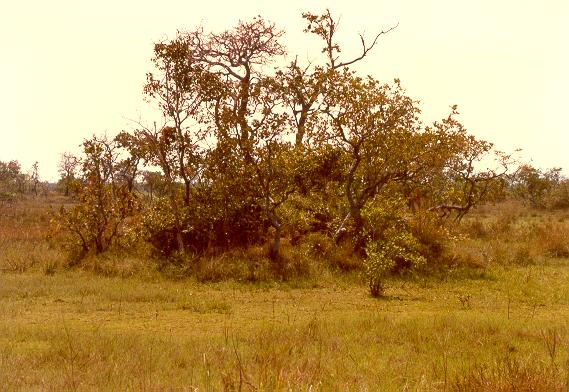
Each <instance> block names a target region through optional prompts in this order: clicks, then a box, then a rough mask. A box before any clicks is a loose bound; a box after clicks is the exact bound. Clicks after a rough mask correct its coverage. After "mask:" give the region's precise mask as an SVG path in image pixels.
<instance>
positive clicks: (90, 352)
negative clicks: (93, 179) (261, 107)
mask: <svg viewBox="0 0 569 392" xmlns="http://www.w3.org/2000/svg"><path fill="white" fill-rule="evenodd" d="M441 278H442V280H441ZM568 279H569V262H567V261H564V262H561V261H559V262H557V263H551V264H549V265H542V266H527V267H515V268H513V267H510V268H508V269H495V270H490V271H486V273H485V274H471V275H469V276H467V275H465V274H464V271H462V270H460V271H459V270H457V271H456V272H455V273H450V274H448V275H445V276H444V277H443V276H441V277H440V278H439V277H436V276H433V277H422V278H417V279H416V280H392V281H390V282H389V283H390V284H389V287H390V289H389V290H388V293H387V294H388V296H387V297H386V298H384V299H382V300H375V299H372V298H370V297H369V296H368V295H367V290H366V287H365V286H363V285H360V284H355V283H353V282H352V283H350V282H342V281H336V282H328V283H326V284H324V285H321V286H320V287H318V288H294V286H291V285H290V284H288V283H287V284H276V283H273V284H260V285H243V284H238V283H230V282H225V283H223V282H222V283H216V284H211V283H210V284H202V283H198V282H196V281H195V280H180V281H171V280H166V279H163V278H161V277H160V276H159V275H155V276H153V277H152V276H147V277H145V278H141V277H131V278H118V277H109V278H106V277H101V276H99V277H97V276H94V275H93V274H91V273H88V272H83V271H80V270H75V271H68V272H61V273H57V274H54V275H52V276H45V275H43V274H42V273H41V272H28V273H17V274H14V273H3V274H1V275H0V282H1V285H0V287H1V288H0V309H1V310H0V336H1V338H0V382H1V383H2V385H4V386H6V388H8V389H9V390H13V389H16V390H17V389H24V390H29V389H32V390H34V389H40V390H62V389H76V390H194V389H195V388H197V389H199V390H238V389H242V390H291V389H292V390H307V389H309V388H312V389H313V390H338V389H340V390H370V391H372V390H421V391H426V390H444V389H448V390H450V388H451V387H452V386H453V385H454V386H456V387H457V388H458V390H469V389H468V388H469V385H470V386H474V385H478V384H480V383H485V384H483V385H498V384H496V383H497V382H498V381H500V382H502V380H503V378H504V377H506V379H507V377H510V378H511V379H512V380H514V381H515V382H517V383H521V382H522V381H523V380H526V379H529V378H531V379H532V380H533V381H531V380H530V381H527V383H530V382H534V381H536V380H537V381H536V382H538V381H539V380H540V379H541V378H543V377H546V376H547V377H550V379H551V380H550V384H544V385H561V386H562V387H563V388H565V387H566V384H565V383H564V380H565V379H566V376H567V365H566V361H567V358H568V355H567V354H568V343H569V341H568V337H569V335H568V332H569V331H568V330H567V321H568V319H569V287H567V285H566V284H565V282H566V281H567V280H568ZM551 331H555V336H556V337H555V338H552V336H553V335H552V332H551ZM553 341H555V342H556V343H555V346H556V348H555V350H554V353H552V347H553V343H552V342H553ZM504 358H510V359H511V360H512V361H514V362H512V363H516V364H518V365H516V366H518V368H515V369H514V370H516V371H515V372H514V371H512V369H510V368H506V367H504V366H506V365H504V363H505V362H503V361H504ZM552 375H553V376H552ZM540 377H541V378H540ZM551 377H553V378H551ZM514 381H512V382H514ZM523 382H524V383H525V382H526V381H523ZM491 383H494V384H491ZM465 385H466V387H465ZM516 385H521V384H516ZM528 385H533V384H528ZM461 388H462V389H461ZM465 388H466V389H465ZM479 390H480V389H479ZM482 390H484V389H482ZM504 390H507V389H504ZM520 390H523V389H520ZM538 390H539V389H538Z"/></svg>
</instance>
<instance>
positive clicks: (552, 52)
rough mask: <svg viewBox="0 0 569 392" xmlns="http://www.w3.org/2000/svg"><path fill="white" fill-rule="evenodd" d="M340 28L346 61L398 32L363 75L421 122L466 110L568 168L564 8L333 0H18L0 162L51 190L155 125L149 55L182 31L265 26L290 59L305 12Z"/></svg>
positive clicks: (500, 2) (4, 49)
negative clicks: (104, 138) (402, 93)
mask: <svg viewBox="0 0 569 392" xmlns="http://www.w3.org/2000/svg"><path fill="white" fill-rule="evenodd" d="M326 8H330V10H331V12H332V13H333V15H336V16H340V17H341V22H340V32H339V35H338V39H339V41H340V43H341V44H342V45H343V48H344V52H345V54H346V56H348V57H349V53H350V52H351V53H355V52H356V51H357V50H359V39H358V36H357V34H358V33H365V34H366V35H368V36H370V37H371V36H372V35H373V33H374V32H377V31H379V30H381V29H386V28H388V27H390V26H392V25H394V24H396V23H399V27H398V28H397V29H396V30H395V31H393V32H391V33H390V34H388V35H386V36H383V37H382V39H381V41H380V42H379V44H378V46H377V47H376V49H375V50H374V51H373V52H372V53H371V54H370V56H369V57H368V58H367V59H366V60H365V61H364V62H362V63H360V65H359V66H358V70H360V71H362V72H363V73H365V74H372V75H373V76H374V77H376V78H378V79H380V80H383V81H391V80H392V79H393V78H395V77H398V78H400V79H401V81H402V83H403V85H404V86H405V87H406V89H407V91H408V92H409V94H410V95H411V96H412V97H413V98H416V99H419V100H421V102H422V106H421V107H422V109H423V114H424V120H425V121H432V120H435V119H439V118H442V117H444V116H446V115H447V114H448V111H449V106H451V105H452V104H458V105H459V111H460V112H461V113H462V115H461V120H462V122H463V123H464V124H465V126H466V127H467V128H468V129H469V131H471V132H472V133H473V134H475V135H477V136H478V137H480V138H483V139H486V140H488V141H492V142H494V143H495V144H496V145H497V146H498V147H499V148H501V149H503V150H513V149H515V148H522V149H523V150H524V152H523V155H524V157H525V159H526V160H528V161H529V160H530V159H531V160H533V164H534V165H535V166H538V167H542V168H548V167H553V166H562V167H564V168H565V173H567V172H568V169H569V153H568V152H567V148H568V147H569V125H568V122H567V121H566V113H567V111H568V109H569V108H568V104H569V99H568V93H569V76H568V71H567V70H569V44H568V39H569V0H541V1H539V2H538V1H535V0H533V1H526V0H469V1H463V0H428V1H427V0H391V1H384V0H375V1H361V0H350V1H344V0H336V1H321V0H316V1H315V0H312V1H299V0H287V1H281V2H272V1H266V0H264V1H261V0H257V1H255V0H242V1H231V2H230V1H203V0H200V1H190V0H186V1H177V0H161V1H159V2H158V1H152V2H150V1H144V0H142V1H141V0H137V1H134V0H98V1H90V0H89V1H87V0H68V1H63V0H49V1H47V0H36V1H30V0H18V1H12V2H7V1H6V2H4V3H3V5H2V11H1V13H0V50H1V54H0V136H1V138H0V160H2V161H6V160H11V159H18V160H19V161H20V162H21V163H22V164H23V166H24V168H25V169H27V168H29V167H30V166H31V165H32V164H33V162H34V161H36V160H37V161H39V165H40V175H42V177H43V178H44V179H50V180H55V179H56V178H57V169H56V166H57V161H58V160H59V156H60V154H61V153H63V152H65V151H71V152H78V151H79V149H78V146H79V144H80V143H81V142H82V141H83V139H84V138H87V137H90V136H91V135H92V134H93V133H97V134H101V133H103V132H107V133H108V134H110V135H114V134H115V133H116V132H117V131H120V130H121V129H132V128H133V125H132V123H131V122H130V121H129V120H128V119H138V118H139V117H142V118H143V119H144V120H146V121H148V122H149V123H151V122H152V121H153V118H151V115H150V114H149V112H148V111H147V109H146V108H145V105H146V104H145V103H144V101H143V95H142V87H143V84H144V81H145V73H146V72H147V71H150V70H151V62H150V59H151V57H152V48H153V43H154V42H156V41H159V40H161V39H165V38H167V37H173V36H174V34H175V32H176V30H177V29H181V30H184V29H192V28H194V27H196V26H198V25H200V24H201V25H203V26H204V28H205V29H206V30H216V31H220V30H222V29H227V28H230V27H232V26H234V25H235V24H236V23H237V22H238V20H239V19H242V20H249V19H250V18H252V17H254V16H256V15H261V16H263V17H265V18H266V19H269V20H272V21H274V22H275V23H276V24H277V26H279V27H280V28H282V29H284V30H286V32H287V34H286V36H285V41H284V42H285V44H286V46H287V49H288V53H289V56H290V57H294V56H295V55H297V54H298V55H299V58H300V59H307V60H310V59H311V58H314V57H315V54H314V51H313V49H314V45H315V44H317V41H316V40H315V39H313V38H311V37H309V36H308V35H304V34H303V33H302V29H303V28H304V22H303V20H302V19H301V17H300V15H301V13H302V12H303V11H311V12H313V13H320V12H321V11H323V10H325V9H326Z"/></svg>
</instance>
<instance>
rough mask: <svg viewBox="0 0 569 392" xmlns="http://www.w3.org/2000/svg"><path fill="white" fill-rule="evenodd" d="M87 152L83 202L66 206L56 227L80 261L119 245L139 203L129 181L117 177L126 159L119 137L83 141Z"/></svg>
mask: <svg viewBox="0 0 569 392" xmlns="http://www.w3.org/2000/svg"><path fill="white" fill-rule="evenodd" d="M83 154H84V157H83V159H81V178H80V182H79V183H80V184H81V185H80V188H79V190H78V193H77V198H78V201H79V203H78V204H77V205H76V206H74V207H71V208H69V209H67V208H65V207H63V206H62V207H61V209H60V211H59V214H58V219H57V222H56V226H55V232H56V233H57V234H59V235H63V236H64V237H66V238H67V240H68V241H67V246H68V250H69V252H70V254H71V256H72V257H74V258H75V259H76V261H78V260H80V259H81V258H83V257H85V256H86V255H87V254H89V253H94V254H99V253H102V252H104V251H105V250H107V249H109V247H111V246H113V245H115V244H116V243H117V241H118V239H119V238H120V237H121V235H122V232H121V229H122V227H123V225H124V222H125V220H126V219H127V218H128V217H129V216H131V215H132V214H133V213H134V211H135V210H136V209H137V204H138V203H137V200H136V197H135V196H134V195H133V193H132V191H131V189H129V186H128V183H127V182H124V181H121V180H120V179H119V177H118V176H117V173H118V172H117V168H118V167H121V166H123V161H121V159H120V155H121V153H120V151H119V146H118V144H117V142H116V141H115V140H109V139H107V138H106V137H96V136H93V137H92V138H91V139H88V140H85V141H84V142H83ZM128 159H129V158H127V160H128Z"/></svg>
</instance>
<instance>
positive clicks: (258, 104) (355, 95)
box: [59, 12, 549, 294]
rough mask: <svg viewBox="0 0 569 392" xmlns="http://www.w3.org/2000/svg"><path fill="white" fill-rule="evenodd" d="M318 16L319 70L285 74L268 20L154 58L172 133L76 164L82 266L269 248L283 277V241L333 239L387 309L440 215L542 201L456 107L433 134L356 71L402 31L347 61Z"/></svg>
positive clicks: (154, 83)
mask: <svg viewBox="0 0 569 392" xmlns="http://www.w3.org/2000/svg"><path fill="white" fill-rule="evenodd" d="M303 17H304V19H305V20H306V23H307V27H306V29H305V32H306V33H308V34H311V35H315V36H316V38H317V39H320V40H321V42H322V44H323V45H322V53H321V54H315V56H314V61H313V62H312V63H308V64H301V63H300V62H299V61H298V60H295V61H293V62H291V63H288V64H286V65H284V66H283V65H281V64H282V62H283V55H284V54H285V48H284V46H283V45H282V44H281V39H282V34H283V32H282V31H281V30H279V29H277V28H276V27H275V25H274V24H272V23H269V22H267V21H265V20H263V19H262V18H255V19H253V20H252V21H249V22H240V23H239V24H238V25H237V26H236V27H234V28H232V29H229V30H226V31H223V32H220V33H216V32H211V33H207V32H205V31H204V30H203V29H202V28H198V29H195V30H191V31H188V32H184V33H179V34H178V35H177V36H176V37H175V38H173V39H171V40H167V41H164V42H159V43H157V44H156V45H155V48H154V57H153V61H154V65H155V69H154V70H153V71H152V72H150V73H148V74H147V82H146V85H145V87H144V92H145V94H146V95H147V97H148V98H149V99H150V100H151V101H152V102H154V103H155V104H156V105H157V106H158V107H159V108H160V110H161V112H162V118H160V119H159V120H157V121H154V122H153V123H152V125H151V126H149V125H145V123H143V122H141V123H140V124H138V126H137V127H136V129H134V130H132V131H123V132H121V133H120V134H119V135H118V136H117V137H116V138H115V139H113V140H106V139H101V138H96V137H94V138H92V139H90V140H87V141H85V143H84V154H83V156H82V157H73V156H70V155H64V156H63V157H62V161H61V167H60V169H61V175H62V180H61V184H62V187H63V189H64V190H65V193H66V194H74V195H75V197H76V199H77V201H78V203H79V204H78V206H77V207H75V208H73V209H67V210H65V209H62V210H61V212H60V215H59V216H60V220H59V224H60V229H61V230H62V232H65V231H66V230H67V231H66V232H67V233H68V241H70V244H71V245H70V246H71V248H73V247H75V248H76V249H78V250H79V251H76V252H75V254H76V255H79V256H83V255H86V254H88V253H89V252H93V253H100V252H103V251H105V250H106V249H108V248H109V247H111V246H113V245H116V244H120V243H121V241H123V242H129V241H132V236H133V235H135V237H136V239H135V240H142V241H146V242H147V243H150V244H151V245H152V246H153V248H154V250H155V252H156V253H157V254H159V255H161V256H164V257H170V258H171V259H172V260H174V259H175V260H185V259H189V258H188V255H192V256H193V255H200V254H212V253H219V252H223V251H226V250H229V249H234V248H235V247H246V246H249V245H254V244H264V243H267V244H268V251H267V255H268V257H270V259H271V260H272V262H273V263H274V264H275V265H279V263H282V256H281V253H282V252H281V241H282V239H283V238H286V239H288V240H290V243H291V244H292V245H293V246H295V245H298V244H302V243H303V241H305V240H306V239H307V238H312V241H313V238H314V235H315V234H318V235H319V236H321V237H323V238H328V240H329V244H331V245H330V246H337V247H344V248H346V247H349V248H350V249H351V250H352V251H353V252H354V255H356V256H357V257H361V258H363V259H365V260H367V264H366V265H367V267H366V268H367V271H368V276H369V278H370V288H371V290H372V293H374V294H379V293H380V292H381V277H382V276H383V274H385V273H387V272H389V271H392V270H394V269H402V268H411V267H414V266H415V267H416V266H419V265H422V264H425V263H428V262H430V261H432V260H433V259H436V258H437V257H440V256H441V254H442V251H441V249H442V246H443V242H444V241H446V240H448V236H447V235H446V234H445V233H447V231H446V230H445V229H444V227H443V226H444V225H445V222H448V219H447V220H441V219H439V218H440V217H441V216H451V217H452V219H457V220H460V219H461V218H462V217H463V216H464V215H465V214H466V213H468V212H469V211H470V210H471V208H473V207H474V206H476V205H477V204H479V203H480V202H482V201H485V200H489V199H492V198H496V197H499V196H500V195H501V194H503V192H505V191H507V190H508V189H510V188H512V187H515V188H516V189H517V191H516V192H518V193H519V194H523V195H524V196H523V197H525V198H528V199H529V200H530V202H532V203H534V204H535V203H538V202H537V201H536V200H537V199H540V200H541V198H542V197H543V192H542V190H541V189H542V188H543V187H541V188H540V185H539V184H538V182H539V181H537V182H536V181H533V178H534V177H535V176H537V177H540V175H541V174H540V173H533V172H531V171H529V169H528V170H526V169H524V170H522V171H521V173H522V174H523V175H521V176H519V177H518V180H516V181H513V180H512V181H509V182H508V181H506V177H505V174H506V173H507V171H508V169H509V168H510V166H511V160H510V157H509V156H507V155H505V154H501V153H496V152H494V151H493V149H492V144H491V143H488V142H485V141H481V140H478V139H476V138H475V137H474V136H472V135H470V134H468V132H467V131H466V129H465V128H464V127H463V126H462V124H461V123H460V122H459V121H458V120H457V116H458V112H457V110H456V107H453V108H452V110H451V111H450V113H449V114H448V116H447V117H445V118H443V119H442V120H441V121H437V122H435V123H433V124H430V125H427V124H424V123H423V122H422V121H421V120H420V110H419V107H418V103H417V101H415V100H413V99H412V98H410V97H409V96H408V95H407V94H406V92H405V90H404V88H403V87H402V86H401V83H400V81H399V80H395V81H394V82H392V83H384V82H380V81H378V80H377V79H375V78H373V77H371V76H361V75H359V74H358V73H357V72H356V71H354V70H353V69H352V68H351V67H352V66H353V65H354V64H355V63H357V62H358V61H365V58H366V56H368V55H369V53H370V51H371V50H372V49H374V47H375V45H376V43H377V42H378V40H379V39H380V38H381V37H382V36H383V35H384V34H386V33H387V32H389V31H390V30H392V29H389V30H387V31H382V32H380V33H379V34H377V35H376V36H375V37H372V39H371V40H366V39H365V37H360V38H361V45H362V47H361V53H360V54H359V55H358V56H356V57H355V58H342V56H341V54H342V52H341V49H340V47H339V46H338V44H337V43H336V40H335V36H336V33H337V23H336V21H335V20H334V19H333V18H332V16H331V15H330V13H329V12H327V13H324V14H323V15H313V14H310V13H306V14H303ZM486 167H490V168H486ZM548 175H549V174H548ZM532 176H533V177H532ZM530 182H531V184H533V183H534V182H536V185H531V186H530V185H528V186H526V187H524V186H525V184H529V183H530ZM522 185H524V186H522ZM522 189H523V190H522ZM530 189H531V190H530ZM526 191H527V192H529V194H528V195H525V194H524V192H526ZM534 199H535V200H534ZM133 233H134V234H133ZM311 236H312V237H311ZM126 237H128V240H121V238H123V239H124V238H126ZM173 256H175V257H173Z"/></svg>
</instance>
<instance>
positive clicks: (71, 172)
mask: <svg viewBox="0 0 569 392" xmlns="http://www.w3.org/2000/svg"><path fill="white" fill-rule="evenodd" d="M80 163H81V162H80V160H79V159H78V158H77V157H76V156H74V155H73V154H71V153H69V152H64V153H63V154H61V156H60V158H59V163H58V165H57V170H58V172H59V176H60V180H59V184H60V185H61V186H62V187H63V189H64V195H65V196H69V195H70V194H71V192H73V191H74V189H75V188H76V181H77V178H76V176H77V169H78V168H79V165H80Z"/></svg>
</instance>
